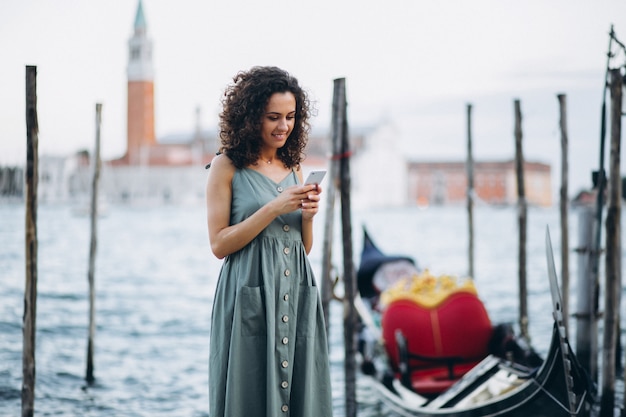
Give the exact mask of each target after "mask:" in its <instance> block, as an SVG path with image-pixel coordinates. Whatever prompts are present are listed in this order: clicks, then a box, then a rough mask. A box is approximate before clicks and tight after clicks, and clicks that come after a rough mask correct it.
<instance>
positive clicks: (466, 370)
mask: <svg viewBox="0 0 626 417" xmlns="http://www.w3.org/2000/svg"><path fill="white" fill-rule="evenodd" d="M546 246H547V249H546V251H547V258H548V272H549V276H550V288H551V295H552V300H553V314H554V326H553V330H552V334H551V343H550V348H549V350H548V353H547V354H546V355H545V359H542V358H541V357H540V356H539V355H538V354H537V353H535V352H534V350H533V349H532V348H531V347H529V346H528V345H527V344H525V343H524V341H523V340H520V339H518V338H516V337H515V336H514V335H513V332H512V328H511V326H509V325H506V324H505V325H503V324H499V325H494V326H491V328H490V329H485V328H484V327H485V325H486V323H490V321H485V319H484V317H482V314H486V313H484V306H482V303H477V302H476V300H478V297H477V296H475V297H474V298H472V297H471V295H472V294H474V295H475V292H473V291H472V290H471V288H469V290H467V291H466V290H465V289H463V288H462V289H460V290H458V291H457V290H452V291H451V292H452V293H453V294H457V295H458V294H461V297H457V298H454V297H447V298H445V300H443V301H442V300H439V301H438V302H436V303H432V305H427V303H422V304H426V307H427V309H428V315H429V317H435V321H436V323H437V325H439V326H440V327H439V328H438V329H437V331H436V332H433V330H432V329H431V328H426V329H425V328H424V326H426V327H428V323H426V325H425V324H424V322H423V321H419V314H418V315H414V314H413V313H412V312H411V308H412V307H411V301H412V300H411V297H406V298H404V299H403V298H402V297H396V298H395V299H394V298H393V297H392V299H391V302H389V300H387V301H385V300H384V298H385V296H386V292H388V291H389V288H382V286H384V285H389V286H390V287H391V286H393V285H394V284H393V281H396V280H397V279H398V275H399V274H398V271H399V270H401V269H403V268H404V269H406V270H407V271H410V270H411V265H412V266H413V268H414V270H416V271H419V269H418V268H417V264H416V262H415V261H414V260H412V259H411V258H409V257H406V256H387V255H385V254H384V253H383V252H382V251H380V250H379V249H378V247H377V246H376V245H375V244H374V242H373V241H372V239H371V238H370V236H369V235H368V233H367V231H366V230H364V239H363V250H362V254H361V262H360V266H359V269H358V272H357V285H358V289H359V294H360V298H359V300H358V302H357V310H358V311H359V315H360V318H361V320H362V332H361V335H360V339H359V350H360V352H361V354H362V355H361V357H362V362H361V369H362V372H363V374H365V376H366V379H367V380H368V381H369V382H370V383H371V385H372V387H373V391H374V392H375V393H376V394H377V397H378V400H379V401H378V402H379V408H380V411H381V415H384V416H403V417H428V416H440V417H452V416H454V417H487V416H511V417H517V416H519V417H522V416H523V417H527V416H538V417H542V416H545V417H556V416H589V415H590V413H591V410H592V408H593V406H594V404H595V403H596V398H595V396H596V389H595V386H594V384H593V382H591V379H590V378H589V377H588V375H587V373H586V371H585V370H584V369H583V368H582V366H581V365H580V364H579V362H578V360H577V358H576V356H575V354H574V352H573V351H572V349H571V347H570V345H569V342H568V340H567V337H566V334H565V330H564V324H563V319H562V312H561V299H560V293H559V290H558V284H557V279H556V270H555V268H554V261H553V258H552V248H551V246H550V240H549V234H546ZM390 264H392V265H393V264H396V265H402V267H400V268H394V267H390V266H389V265H390ZM385 269H387V270H389V271H391V274H392V275H394V274H395V275H396V276H395V277H381V276H380V275H381V272H382V273H383V275H384V271H385ZM377 274H378V276H376V275H377ZM405 286H406V284H405ZM399 288H402V285H400V286H399ZM463 297H464V298H463ZM413 301H414V300H413ZM418 301H419V300H418ZM385 303H387V304H385ZM446 303H447V304H446ZM453 303H456V304H460V305H462V306H463V308H461V309H460V310H458V305H457V307H455V308H457V310H454V308H452V307H450V306H451V305H452V304H453ZM396 304H397V305H404V308H399V309H398V311H399V312H398V313H397V314H396V318H395V319H387V318H386V317H385V316H386V314H387V310H388V309H390V308H394V306H396ZM415 304H419V302H416V303H415ZM479 304H480V305H479ZM434 305H436V306H437V307H438V308H439V307H441V306H446V307H445V308H447V309H449V310H450V311H451V312H452V313H451V314H458V313H459V311H460V312H462V314H463V318H462V320H461V321H462V322H463V323H465V325H464V326H463V328H455V329H449V328H447V326H448V327H449V326H451V325H450V324H448V323H450V321H445V317H443V316H441V317H442V319H441V320H440V319H439V318H438V317H437V314H440V313H441V312H436V311H434V309H433V308H432V307H433V306H434ZM421 307H424V306H423V305H422V306H421ZM442 308H443V307H442ZM414 309H416V310H418V308H417V307H414ZM412 317H417V319H413V318H412ZM457 319H458V317H457ZM475 319H476V320H478V321H481V320H482V322H483V326H482V330H481V331H483V332H484V333H485V334H482V335H477V336H476V337H469V338H468V337H467V336H464V339H463V338H462V339H459V338H458V337H456V338H455V336H454V335H453V336H450V340H448V341H445V340H443V338H442V337H443V336H441V335H443V334H445V333H446V331H447V332H448V334H450V333H462V332H464V331H467V329H465V327H470V328H471V327H472V326H471V325H470V324H471V323H472V322H473V321H475ZM393 320H396V322H394V321H393ZM458 321H459V320H457V322H458ZM400 322H402V325H400V324H398V323H400ZM411 323H415V324H414V326H413V327H410V325H411ZM389 326H390V327H396V328H394V329H389V328H387V327H389ZM407 326H409V327H407ZM474 327H475V326H474ZM392 330H393V331H392ZM470 330H471V329H470ZM471 331H473V330H471ZM432 334H436V335H437V337H439V338H440V339H441V340H439V342H438V344H439V346H438V349H439V350H438V351H437V352H438V353H439V354H433V352H430V353H431V354H430V355H423V354H420V353H423V352H418V353H416V352H415V348H416V346H417V345H418V344H419V343H422V344H424V343H425V344H426V345H428V343H427V342H423V340H422V339H429V338H432V336H431V335H432ZM485 338H487V339H488V341H487V342H484V343H486V349H487V350H486V351H485V352H484V355H483V357H476V352H472V353H471V354H470V357H464V355H465V354H469V353H468V352H469V351H468V348H467V345H471V344H472V343H474V342H475V340H474V339H482V340H485ZM446 343H448V344H451V343H452V344H456V346H449V347H447V349H448V351H454V352H455V353H456V355H450V354H448V353H447V352H443V351H444V350H445V349H446V346H444V345H445V344H446ZM474 344H476V343H474ZM417 348H418V349H419V346H417ZM455 349H456V350H455ZM472 349H473V348H470V349H469V350H472ZM437 352H435V353H437ZM442 352H443V354H441V353H442ZM439 374H441V375H439ZM437 375H439V376H437ZM442 375H443V376H442ZM446 376H447V378H446ZM438 378H439V379H438ZM442 380H443V382H442Z"/></svg>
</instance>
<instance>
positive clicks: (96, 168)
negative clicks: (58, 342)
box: [85, 103, 102, 385]
mask: <svg viewBox="0 0 626 417" xmlns="http://www.w3.org/2000/svg"><path fill="white" fill-rule="evenodd" d="M101 126H102V104H101V103H97V104H96V147H95V151H94V156H93V178H92V183H91V242H90V245H89V271H88V273H87V280H88V281H89V336H88V340H87V372H86V376H85V380H86V381H87V384H89V385H91V384H93V383H94V381H95V380H96V379H95V377H94V372H93V371H94V362H93V351H94V338H95V334H96V288H95V287H96V285H95V278H94V275H95V267H96V248H97V243H98V228H97V221H98V183H99V181H100V166H101V161H100V127H101Z"/></svg>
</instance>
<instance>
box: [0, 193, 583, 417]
mask: <svg viewBox="0 0 626 417" xmlns="http://www.w3.org/2000/svg"><path fill="white" fill-rule="evenodd" d="M204 215H205V212H204V208H203V207H159V208H127V207H109V208H108V211H107V213H106V215H105V216H103V217H101V218H100V219H99V220H98V250H97V261H96V274H95V279H96V292H97V300H96V309H97V313H96V316H97V330H96V340H95V343H96V348H95V376H96V379H97V383H96V385H95V386H92V387H89V388H85V383H84V376H85V366H86V365H85V364H86V350H87V324H88V307H89V306H88V283H87V265H88V253H89V240H90V235H89V230H90V226H89V219H88V217H84V216H82V217H81V216H78V215H76V214H74V211H73V209H72V207H68V206H43V207H40V208H39V213H38V216H39V219H38V236H39V256H38V293H39V295H38V300H37V338H36V367H37V368H36V369H37V381H36V383H37V385H36V400H35V410H36V412H35V415H37V416H94V417H95V416H98V417H104V416H106V417H110V416H146V417H147V416H150V417H158V416H168V417H171V416H189V417H191V416H195V417H200V416H208V411H207V410H208V384H209V381H208V373H207V367H208V365H207V362H208V345H209V343H208V338H209V322H210V312H211V301H212V297H213V291H214V286H215V284H216V277H217V273H218V271H219V267H220V261H218V260H216V259H215V258H214V257H213V256H212V254H211V252H210V249H209V246H208V240H207V232H206V221H205V216H204ZM316 221H317V223H316V229H317V234H316V245H315V247H314V250H313V253H312V255H311V262H312V264H313V266H314V269H315V270H316V272H317V273H318V276H319V268H320V260H321V257H320V256H321V250H322V241H323V239H322V230H323V222H324V219H323V215H320V216H318V219H317V220H316ZM353 221H354V223H353V242H354V244H353V246H354V250H355V262H356V263H357V264H358V260H359V252H360V246H361V227H362V226H363V225H366V226H367V228H368V230H369V232H370V234H371V235H372V237H373V238H374V240H375V241H376V242H377V243H378V245H379V246H380V247H381V249H382V250H383V251H385V252H388V253H396V254H406V255H410V256H413V257H414V258H415V259H417V260H418V262H419V264H420V266H421V267H427V268H429V269H431V271H433V272H434V273H436V274H438V273H451V274H456V275H465V274H466V272H467V254H466V253H467V219H466V213H465V210H464V209H463V208H429V209H426V210H420V209H417V208H407V209H393V210H377V211H366V212H357V213H355V215H354V219H353ZM528 221H529V228H528V239H529V242H528V254H527V258H528V289H529V298H530V300H531V302H529V309H530V332H531V336H532V339H533V344H534V345H535V347H536V348H537V349H538V350H540V351H545V350H546V349H547V347H548V346H547V344H548V342H549V340H548V339H549V334H550V330H551V323H552V322H551V320H552V313H551V304H550V298H549V288H548V282H547V273H546V261H545V244H544V239H545V229H546V226H549V227H550V230H551V234H552V242H553V245H554V252H555V256H557V259H556V262H557V270H560V267H559V265H560V259H558V253H560V252H559V248H560V233H559V218H558V213H557V211H556V210H554V209H531V210H530V212H529V216H528ZM335 224H336V227H335V229H337V230H336V232H335V239H334V241H335V245H334V246H335V248H334V252H335V254H336V256H335V258H336V262H337V264H338V265H339V267H341V261H340V260H339V255H340V254H341V240H340V225H339V218H338V217H337V219H336V221H335ZM570 226H571V231H570V242H571V243H570V245H572V246H573V245H574V243H575V241H576V226H577V219H576V217H575V213H573V214H572V217H571V218H570ZM475 233H476V238H475V239H476V240H475V242H476V261H475V272H476V283H477V286H478V289H479V294H480V296H481V298H483V299H484V300H485V303H486V306H487V310H488V311H489V313H490V315H491V316H492V320H493V321H497V322H503V321H509V322H516V321H517V316H518V310H517V309H518V307H517V306H518V296H517V294H518V291H517V215H516V212H515V209H513V208H505V209H503V208H501V209H496V208H488V207H479V208H477V210H476V212H475ZM570 263H571V266H570V271H571V272H570V273H571V276H572V278H571V279H572V281H573V285H574V286H575V281H576V262H575V258H574V255H572V257H571V259H570ZM24 271H25V266H24V209H23V206H21V205H0V277H1V280H0V416H17V415H19V414H20V410H21V398H20V386H21V381H22V330H21V327H22V315H23V297H24V279H25V278H24V277H25V272H24ZM341 326H342V306H341V304H339V303H337V302H333V303H332V304H331V332H330V342H331V366H332V378H333V381H332V383H333V401H334V409H335V416H342V415H344V414H345V411H344V410H345V409H344V385H343V356H344V355H343V339H342V338H343V335H342V329H341ZM357 391H358V392H357V394H358V400H359V402H360V413H359V415H362V416H374V415H376V407H375V404H373V403H372V396H371V395H370V394H371V393H370V392H369V390H368V386H367V384H366V383H365V381H364V379H362V378H359V379H358V390H357Z"/></svg>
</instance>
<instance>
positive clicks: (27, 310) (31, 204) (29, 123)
mask: <svg viewBox="0 0 626 417" xmlns="http://www.w3.org/2000/svg"><path fill="white" fill-rule="evenodd" d="M38 146H39V122H38V120H37V67H36V66H27V67H26V179H25V181H26V252H25V256H26V285H25V287H24V318H23V323H22V327H23V328H22V331H23V339H24V340H23V346H22V376H23V382H22V417H32V416H33V415H34V414H35V333H36V328H37V326H36V319H37V182H38V175H39V169H38V164H39V156H38Z"/></svg>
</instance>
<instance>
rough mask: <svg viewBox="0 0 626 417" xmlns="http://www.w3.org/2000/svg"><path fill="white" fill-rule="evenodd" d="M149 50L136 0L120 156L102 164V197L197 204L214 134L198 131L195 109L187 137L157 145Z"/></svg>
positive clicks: (173, 137)
mask: <svg viewBox="0 0 626 417" xmlns="http://www.w3.org/2000/svg"><path fill="white" fill-rule="evenodd" d="M152 51H153V45H152V40H151V39H150V37H149V36H148V25H147V22H146V17H145V14H144V10H143V4H142V2H141V0H139V2H138V5H137V12H136V14H135V21H134V25H133V33H132V36H131V38H130V39H129V41H128V66H127V69H126V74H127V78H128V84H127V88H128V97H127V100H128V107H127V130H126V132H127V136H126V153H125V154H124V155H123V156H122V157H120V158H118V159H114V160H111V161H105V162H104V163H103V168H102V189H103V191H104V192H103V194H104V195H105V196H106V198H107V200H108V201H110V202H113V203H180V202H184V201H190V202H193V201H203V200H204V185H205V178H206V171H205V169H204V166H205V165H206V164H207V163H208V162H210V161H211V159H212V158H213V157H214V156H215V152H216V151H217V147H218V146H217V133H216V132H208V131H203V130H202V128H201V123H200V117H201V114H200V109H197V111H196V126H195V131H194V132H193V133H190V134H186V135H170V136H168V137H165V138H162V139H161V140H160V141H157V138H156V135H155V119H154V114H155V112H154V109H155V102H154V90H155V83H154V68H153V64H152Z"/></svg>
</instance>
